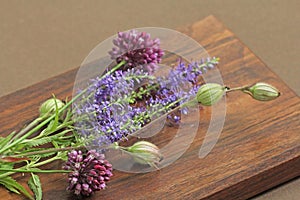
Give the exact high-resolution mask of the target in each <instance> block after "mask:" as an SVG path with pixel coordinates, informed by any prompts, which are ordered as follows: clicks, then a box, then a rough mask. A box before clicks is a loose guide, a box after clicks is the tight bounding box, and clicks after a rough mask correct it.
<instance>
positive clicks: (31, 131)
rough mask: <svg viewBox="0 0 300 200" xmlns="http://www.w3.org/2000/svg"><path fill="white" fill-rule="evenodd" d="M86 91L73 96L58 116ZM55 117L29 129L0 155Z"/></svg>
mask: <svg viewBox="0 0 300 200" xmlns="http://www.w3.org/2000/svg"><path fill="white" fill-rule="evenodd" d="M85 91H86V90H83V91H82V92H81V93H79V94H78V95H77V96H75V97H74V98H73V99H72V100H71V101H69V102H68V103H66V105H64V106H63V107H62V108H61V109H60V110H59V111H58V114H60V113H61V112H63V111H64V110H65V109H67V108H68V107H69V106H70V105H71V104H72V103H73V102H74V101H75V100H76V99H78V98H79V97H80V96H81V95H83V94H84V92H85ZM55 116H56V114H53V115H51V116H50V117H49V118H47V119H46V120H44V121H43V122H42V123H40V124H39V125H38V126H36V127H34V128H33V129H31V130H30V131H29V132H27V133H26V134H24V135H23V136H22V137H20V138H19V139H17V140H15V141H14V142H12V143H11V144H9V145H7V146H5V147H3V148H2V149H1V150H0V154H2V153H3V152H5V151H6V150H8V149H9V148H11V147H13V146H15V145H17V144H19V143H20V142H21V141H23V140H24V139H26V138H27V137H29V136H30V135H32V134H33V133H35V132H36V131H38V130H39V129H40V128H42V127H43V126H45V125H46V124H47V123H49V122H50V121H51V120H52V119H54V118H55Z"/></svg>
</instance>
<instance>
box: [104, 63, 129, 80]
mask: <svg viewBox="0 0 300 200" xmlns="http://www.w3.org/2000/svg"><path fill="white" fill-rule="evenodd" d="M125 63H126V61H125V60H122V61H121V62H120V63H119V64H117V65H116V66H114V67H113V68H112V69H111V70H109V71H108V72H107V73H106V74H104V75H103V76H102V78H104V77H106V76H108V75H110V74H112V73H114V72H115V71H116V70H118V69H119V68H120V67H121V66H123V65H124V64H125Z"/></svg>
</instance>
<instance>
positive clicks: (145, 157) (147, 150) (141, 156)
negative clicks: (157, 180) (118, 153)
mask: <svg viewBox="0 0 300 200" xmlns="http://www.w3.org/2000/svg"><path fill="white" fill-rule="evenodd" d="M127 151H128V152H130V154H131V155H132V156H133V157H134V160H135V161H136V162H138V163H140V164H149V165H150V166H154V167H156V164H157V163H159V162H160V161H161V160H162V158H163V157H162V154H161V153H160V152H159V148H158V147H157V146H156V145H155V144H152V143H150V142H147V141H139V142H136V143H134V144H133V145H132V146H131V147H128V148H127Z"/></svg>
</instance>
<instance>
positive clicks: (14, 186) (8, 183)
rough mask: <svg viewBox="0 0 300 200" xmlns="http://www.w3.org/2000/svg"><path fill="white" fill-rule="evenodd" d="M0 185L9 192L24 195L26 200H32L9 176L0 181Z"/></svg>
mask: <svg viewBox="0 0 300 200" xmlns="http://www.w3.org/2000/svg"><path fill="white" fill-rule="evenodd" d="M0 184H1V185H3V186H4V187H6V188H7V189H8V190H10V191H11V192H14V193H17V194H20V193H22V194H24V195H25V196H26V197H27V198H29V199H31V200H34V198H33V197H32V196H31V195H30V193H29V192H28V191H27V190H26V189H25V188H24V187H23V186H22V185H21V184H20V183H18V182H17V181H16V180H14V179H13V178H11V177H10V176H7V177H4V178H1V179H0Z"/></svg>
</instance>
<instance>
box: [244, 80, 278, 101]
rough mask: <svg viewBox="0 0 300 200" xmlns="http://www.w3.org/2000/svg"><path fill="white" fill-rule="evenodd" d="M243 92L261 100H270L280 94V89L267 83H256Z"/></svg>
mask: <svg viewBox="0 0 300 200" xmlns="http://www.w3.org/2000/svg"><path fill="white" fill-rule="evenodd" d="M243 92H245V93H248V94H250V95H251V96H252V97H253V98H254V99H256V100H259V101H270V100H273V99H276V98H277V97H279V96H280V92H279V91H278V89H277V88H275V87H273V86H272V85H270V84H267V83H256V84H254V85H253V86H251V87H249V88H246V89H245V90H243Z"/></svg>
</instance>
